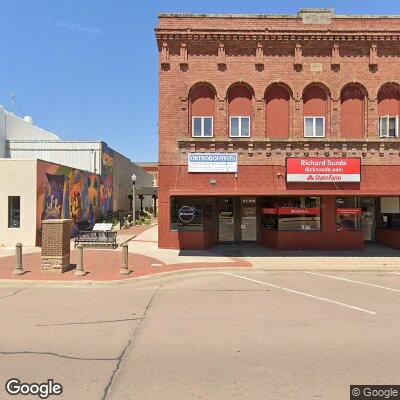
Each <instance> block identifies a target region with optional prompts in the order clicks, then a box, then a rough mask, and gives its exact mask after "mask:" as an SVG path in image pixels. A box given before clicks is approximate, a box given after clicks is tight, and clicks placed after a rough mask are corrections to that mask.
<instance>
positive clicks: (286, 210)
mask: <svg viewBox="0 0 400 400" xmlns="http://www.w3.org/2000/svg"><path fill="white" fill-rule="evenodd" d="M320 212H321V209H320V208H293V207H280V208H279V210H278V214H279V215H318V214H320Z"/></svg>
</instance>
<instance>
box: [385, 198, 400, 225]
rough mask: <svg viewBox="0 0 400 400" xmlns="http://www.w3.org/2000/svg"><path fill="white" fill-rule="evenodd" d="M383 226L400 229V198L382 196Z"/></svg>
mask: <svg viewBox="0 0 400 400" xmlns="http://www.w3.org/2000/svg"><path fill="white" fill-rule="evenodd" d="M380 209H381V228H382V229H400V198H399V197H381V199H380Z"/></svg>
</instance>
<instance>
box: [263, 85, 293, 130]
mask: <svg viewBox="0 0 400 400" xmlns="http://www.w3.org/2000/svg"><path fill="white" fill-rule="evenodd" d="M289 118H290V94H289V92H288V90H287V89H286V88H284V87H283V86H280V85H273V86H271V87H270V88H268V89H267V91H266V93H265V127H266V136H267V137H270V138H288V137H289Z"/></svg>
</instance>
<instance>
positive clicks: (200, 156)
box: [188, 153, 238, 173]
mask: <svg viewBox="0 0 400 400" xmlns="http://www.w3.org/2000/svg"><path fill="white" fill-rule="evenodd" d="M237 164H238V154H237V153H189V154H188V172H225V173H226V172H233V173H236V172H237Z"/></svg>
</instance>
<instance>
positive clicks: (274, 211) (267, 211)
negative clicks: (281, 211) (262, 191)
mask: <svg viewBox="0 0 400 400" xmlns="http://www.w3.org/2000/svg"><path fill="white" fill-rule="evenodd" d="M261 211H262V213H263V214H278V209H277V208H263V209H262V210H261Z"/></svg>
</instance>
